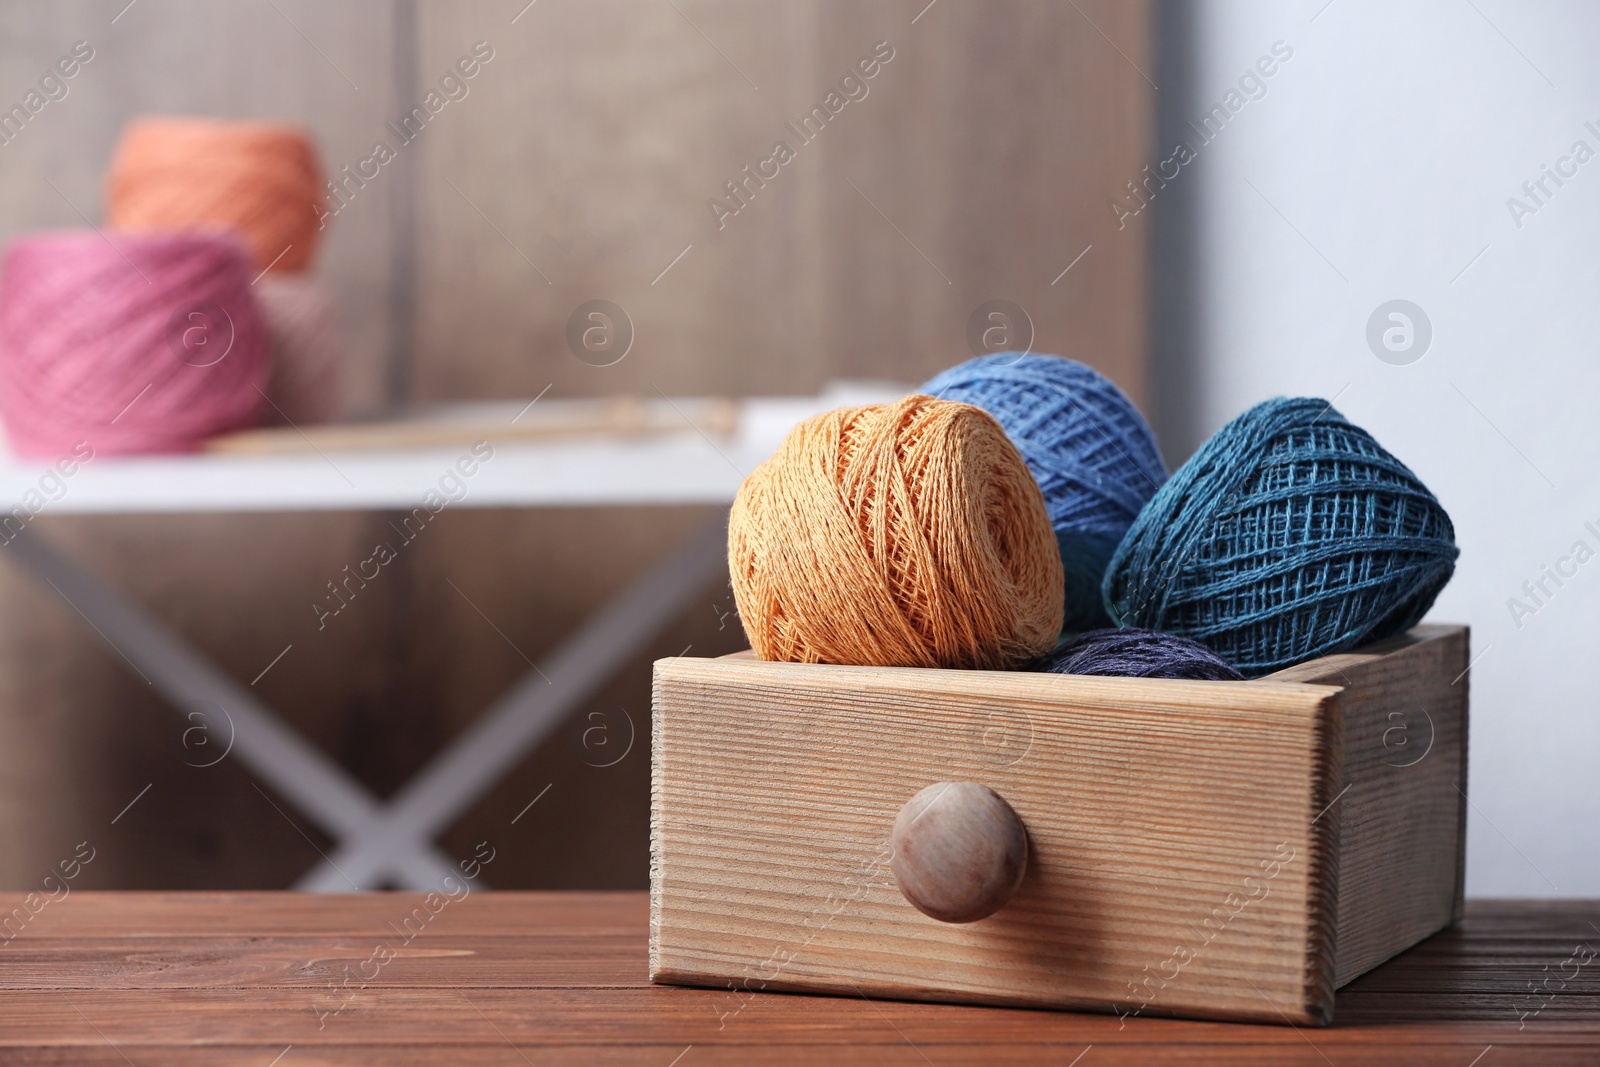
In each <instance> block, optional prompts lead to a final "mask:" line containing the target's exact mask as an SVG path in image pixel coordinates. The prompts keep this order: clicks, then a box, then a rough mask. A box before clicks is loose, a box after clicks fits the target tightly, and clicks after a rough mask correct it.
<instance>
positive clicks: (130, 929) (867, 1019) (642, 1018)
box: [0, 892, 1600, 1067]
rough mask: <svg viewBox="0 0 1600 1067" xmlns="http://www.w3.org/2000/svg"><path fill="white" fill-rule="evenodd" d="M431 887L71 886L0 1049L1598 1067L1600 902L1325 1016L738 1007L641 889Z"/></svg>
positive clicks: (1519, 906)
mask: <svg viewBox="0 0 1600 1067" xmlns="http://www.w3.org/2000/svg"><path fill="white" fill-rule="evenodd" d="M422 901H423V898H422V897H420V896H416V895H412V894H388V893H382V894H369V895H364V896H353V895H352V896H310V895H304V894H291V893H91V892H77V893H72V894H70V896H68V897H66V898H64V899H61V900H59V901H57V902H53V903H48V904H46V905H45V906H44V907H43V908H42V909H41V910H39V911H38V912H37V914H34V915H32V916H31V917H30V918H29V921H28V922H27V923H26V924H24V925H23V926H22V927H21V929H20V931H15V930H14V928H13V930H8V931H7V933H10V934H11V939H10V940H9V941H3V940H0V1062H3V1063H63V1064H65V1063H71V1064H96V1065H99V1064H107V1065H118V1067H121V1065H126V1064H139V1065H145V1064H158V1063H159V1064H200V1063H207V1064H211V1063H229V1064H233V1063H237V1064H252V1065H255V1067H303V1065H306V1064H331V1063H339V1064H364V1063H373V1064H378V1063H382V1064H411V1063H416V1064H423V1063H426V1064H443V1065H467V1067H474V1065H479V1064H524V1063H526V1064H536V1065H538V1067H546V1065H550V1064H597V1065H609V1064H648V1065H652V1067H706V1065H710V1064H750V1063H807V1064H809V1063H824V1064H827V1065H829V1067H839V1065H846V1064H872V1065H874V1067H887V1065H898V1064H906V1065H927V1064H935V1065H939V1067H945V1065H956V1064H971V1065H1009V1064H1055V1065H1073V1064H1075V1065H1078V1067H1111V1065H1116V1064H1143V1063H1162V1064H1167V1063H1180V1064H1230V1065H1252V1064H1272V1065H1274V1067H1277V1065H1298V1064H1307V1065H1312V1067H1326V1065H1328V1064H1333V1065H1337V1067H1359V1065H1366V1064H1391V1063H1404V1064H1405V1065H1406V1067H1430V1065H1433V1064H1440V1065H1449V1067H1498V1065H1501V1064H1511V1063H1516V1064H1586V1065H1592V1064H1597V1063H1600V962H1597V961H1595V960H1594V956H1595V954H1596V948H1597V947H1600V925H1597V924H1600V902H1597V901H1563V902H1529V901H1476V902H1472V903H1469V905H1468V908H1467V918H1466V921H1465V922H1464V923H1463V924H1462V925H1461V926H1460V927H1459V928H1457V929H1454V930H1450V931H1446V932H1445V933H1443V934H1440V935H1439V936H1437V937H1435V938H1433V939H1431V940H1429V941H1427V942H1425V943H1424V944H1422V945H1420V946H1418V947H1417V948H1415V949H1413V950H1412V951H1410V952H1408V953H1406V954H1405V955H1403V956H1401V957H1399V958H1398V959H1396V960H1394V961H1392V962H1390V963H1389V964H1387V965H1385V966H1384V967H1381V968H1379V969H1378V970H1376V971H1374V972H1372V973H1371V974H1368V975H1366V976H1365V977H1363V978H1360V979H1358V980H1357V981H1356V982H1354V983H1352V984H1351V985H1350V986H1349V987H1347V988H1346V989H1345V990H1344V991H1343V992H1342V993H1341V994H1340V996H1339V1002H1338V1010H1337V1018H1336V1021H1335V1023H1334V1025H1333V1026H1331V1027H1329V1028H1327V1029H1320V1030H1308V1029H1303V1028H1302V1029H1295V1028H1292V1027H1290V1026H1259V1025H1242V1024H1225V1023H1200V1022H1190V1021H1184V1020H1175V1019H1155V1018H1141V1019H1128V1020H1125V1021H1124V1020H1119V1019H1118V1018H1117V1017H1115V1016H1113V1015H1087V1014H1083V1015H1080V1014H1070V1013H1065V1012H1047V1011H1023V1010H1013V1009H994V1008H970V1007H960V1006H953V1005H936V1004H910V1003H899V1002H891V1001H868V1000H865V999H855V998H848V997H820V996H800V995H791V994H755V995H750V996H747V997H746V998H744V999H743V1000H741V999H740V998H739V997H736V996H735V995H733V994H732V993H730V992H728V991H726V990H723V991H721V992H718V991H716V990H704V989H679V988H672V987H667V986H653V985H651V984H650V983H649V982H648V981H647V980H646V978H645V961H646V954H647V949H646V940H647V927H648V909H647V902H646V897H645V895H644V894H643V893H509V892H496V893H488V892H480V893H473V894H470V895H469V896H466V897H464V898H462V899H460V900H455V901H450V900H446V899H445V898H436V899H435V901H434V904H435V908H436V909H437V910H436V913H430V912H429V911H428V910H427V909H423V911H421V912H420V913H419V914H420V916H421V918H412V919H411V922H410V925H409V928H407V927H405V926H404V924H405V920H406V919H407V917H408V916H410V915H412V909H413V908H416V907H419V906H420V905H421V904H422ZM441 901H442V903H440V902H441ZM424 920H426V921H424ZM12 922H13V927H14V924H15V919H13V920H12ZM408 933H409V940H408V937H407V934H408ZM4 936H5V934H0V938H3V937H4ZM391 953H392V958H390V954H391ZM1535 988H1537V989H1538V990H1539V991H1540V992H1539V993H1538V994H1535V993H1534V992H1533V990H1534V989H1535Z"/></svg>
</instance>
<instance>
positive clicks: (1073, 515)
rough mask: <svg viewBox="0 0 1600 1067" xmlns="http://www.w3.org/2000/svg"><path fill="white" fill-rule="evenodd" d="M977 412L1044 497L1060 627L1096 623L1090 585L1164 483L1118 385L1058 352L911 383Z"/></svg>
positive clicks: (1096, 596)
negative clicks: (1057, 558)
mask: <svg viewBox="0 0 1600 1067" xmlns="http://www.w3.org/2000/svg"><path fill="white" fill-rule="evenodd" d="M921 391H922V392H924V393H930V394H932V395H933V396H937V397H941V398H943V399H945V400H958V401H960V402H962V403H964V404H972V405H974V406H976V407H980V408H982V409H983V410H985V411H987V412H988V413H989V414H991V415H993V416H994V417H995V420H996V421H998V422H999V423H1000V425H1001V426H1002V427H1003V428H1004V429H1005V431H1006V436H1008V437H1009V438H1011V443H1012V444H1014V445H1016V446H1017V451H1019V452H1021V453H1022V458H1023V460H1024V461H1025V462H1026V463H1027V464H1028V469H1029V470H1030V471H1032V472H1033V476H1034V478H1035V480H1037V481H1038V483H1039V488H1040V490H1041V491H1042V492H1043V493H1044V503H1045V510H1046V511H1048V512H1049V514H1050V524H1051V525H1052V526H1054V527H1055V531H1056V546H1057V547H1058V548H1059V549H1060V551H1061V564H1062V569H1063V570H1064V571H1065V572H1066V588H1065V590H1064V594H1065V598H1066V617H1065V621H1064V625H1065V627H1066V628H1067V629H1068V630H1086V629H1090V628H1092V627H1094V626H1097V625H1104V624H1105V622H1106V616H1105V608H1104V605H1103V604H1102V602H1101V597H1100V582H1101V579H1102V578H1103V577H1104V575H1105V570H1106V564H1107V563H1108V562H1110V560H1111V554H1112V553H1113V552H1114V551H1116V547H1117V543H1118V542H1119V541H1121V540H1122V535H1123V534H1124V533H1126V532H1127V529H1128V526H1129V524H1130V523H1132V522H1133V520H1134V516H1136V515H1138V514H1139V509H1140V508H1142V507H1143V506H1144V504H1145V502H1146V501H1147V500H1149V499H1150V497H1151V496H1153V495H1154V494H1155V491H1156V490H1157V489H1158V488H1160V486H1161V483H1162V482H1164V481H1166V478H1167V468H1166V466H1165V465H1164V464H1163V463H1162V461H1161V453H1160V452H1159V451H1158V450H1157V448H1156V439H1155V435H1154V434H1152V433H1151V432H1150V426H1149V425H1148V424H1147V423H1146V422H1145V421H1144V416H1142V415H1140V414H1139V412H1138V409H1136V408H1135V407H1134V406H1133V402H1132V401H1130V400H1129V399H1128V398H1127V397H1126V396H1125V395H1123V392H1122V390H1121V389H1118V388H1117V387H1116V386H1115V385H1114V384H1112V382H1111V380H1110V379H1109V378H1107V377H1105V376H1104V375H1103V374H1100V373H1099V372H1098V371H1095V370H1093V369H1091V368H1089V367H1086V366H1084V365H1083V364H1082V363H1077V362H1074V361H1073V360H1070V359H1063V358H1061V357H1060V356H1042V355H1026V354H1023V353H1020V352H1001V353H998V354H997V355H993V356H981V357H979V358H978V359H972V360H968V361H967V362H965V363H963V364H961V365H960V366H956V367H951V368H950V369H949V370H947V371H945V372H944V373H942V374H940V375H938V376H937V377H935V378H934V379H932V380H931V381H929V382H928V383H927V384H926V385H924V386H923V387H922V389H921Z"/></svg>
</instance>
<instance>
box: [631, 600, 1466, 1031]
mask: <svg viewBox="0 0 1600 1067" xmlns="http://www.w3.org/2000/svg"><path fill="white" fill-rule="evenodd" d="M1467 662H1468V634H1467V630H1466V628H1465V627H1461V626H1421V627H1418V628H1417V629H1415V630H1413V631H1412V632H1411V633H1410V634H1407V635H1406V636H1404V637H1401V638H1397V639H1395V640H1392V641H1389V642H1385V643H1384V644H1382V645H1376V646H1372V647H1371V648H1368V649H1365V650H1362V651H1361V652H1358V653H1352V654H1348V655H1340V656H1331V657H1327V658H1325V659H1321V660H1317V661H1314V662H1312V663H1307V664H1302V665H1300V666H1298V667H1294V668H1291V669H1289V670H1286V671H1281V672H1279V673H1277V674H1275V675H1271V676H1269V677H1267V678H1262V679H1258V680H1254V681H1247V682H1188V681H1157V680H1145V679H1130V678H1089V677H1076V676H1062V675H1046V674H1026V673H1005V672H992V671H944V670H917V669H909V668H906V669H902V668H873V667H839V666H825V665H814V664H793V663H767V662H762V661H759V660H755V659H753V658H749V657H748V656H736V657H726V658H723V659H714V660H708V659H684V658H679V659H665V660H660V661H658V662H657V663H656V665H655V686H654V728H653V729H654V749H653V756H652V758H653V781H652V805H651V879H650V881H651V944H650V974H651V977H652V979H654V980H655V981H658V982H670V983H677V984H686V985H701V986H718V987H726V988H728V989H730V990H733V991H734V992H735V993H736V994H737V995H738V996H740V997H743V996H744V995H745V994H746V993H748V992H754V991H760V990H810V991H817V992H827V993H838V994H845V995H850V996H855V995H865V996H869V997H898V998H911V999H919V1000H921V999H925V1000H947V1001H960V1002H970V1003H986V1004H1008V1005H1031V1006H1044V1007H1059V1008H1076V1009H1085V1010H1095V1011H1115V1012H1118V1013H1120V1014H1128V1013H1136V1014H1144V1015H1152V1014H1177V1015H1188V1016H1200V1017H1205V1018H1226V1019H1254V1020H1261V1021H1266V1022H1285V1021H1288V1022H1294V1023H1312V1024H1320V1023H1326V1022H1328V1021H1329V1020H1330V1018H1331V1016H1332V1011H1333V993H1334V990H1335V989H1336V988H1337V987H1339V986H1341V985H1343V984H1344V983H1346V982H1348V981H1350V980H1351V979H1353V978H1355V977H1356V976H1358V975H1360V974H1361V973H1363V972H1365V971H1367V970H1369V969H1371V968H1372V967H1374V966H1376V965H1377V964H1379V963H1381V962H1383V961H1384V960H1386V959H1388V958H1389V957H1391V956H1393V955H1394V954H1396V953H1397V952H1400V951H1401V950H1403V949H1405V948H1407V947H1409V946H1411V945H1413V944H1415V943H1416V942H1418V941H1420V940H1422V939H1423V938H1425V937H1427V936H1429V935H1430V934H1433V933H1435V932H1437V931H1438V930H1440V929H1442V928H1443V927H1445V926H1447V925H1449V924H1450V923H1452V922H1454V921H1456V919H1458V918H1459V916H1460V909H1461V888H1462V873H1463V849H1462V843H1463V838H1464V817H1465V804H1466V800H1465V794H1464V790H1465V788H1466V781H1465V774H1466V726H1467V679H1466V677H1465V672H1466V668H1467ZM950 781H970V782H977V783H980V784H982V785H985V786H988V787H989V788H991V789H993V790H994V791H995V792H997V793H998V794H999V795H1000V796H1001V797H1003V798H1005V800H1006V801H1008V802H1009V803H1010V805H1011V807H1012V808H1013V809H1015V811H1016V813H1017V814H1018V815H1019V816H1020V818H1021V820H1022V822H1023V824H1024V825H1025V827H1026V829H1027V835H1028V847H1029V858H1028V868H1027V873H1026V875H1025V876H1024V878H1023V881H1022V884H1021V888H1020V889H1019V890H1018V891H1017V893H1016V895H1015V897H1013V898H1012V899H1011V901H1010V903H1008V904H1007V905H1006V906H1005V907H1003V908H1002V909H1001V910H1000V911H998V912H997V913H996V914H994V915H992V916H990V917H989V918H986V919H982V920H979V921H977V922H974V923H965V924H952V923H943V922H939V921H937V920H935V919H932V918H929V917H928V916H926V915H924V914H922V913H921V912H920V911H918V910H917V909H916V908H914V907H913V906H912V905H911V904H909V903H908V902H907V901H906V900H905V899H904V898H903V897H902V896H901V894H900V891H899V889H898V887H897V885H896V882H895V879H894V877H893V876H892V874H891V873H890V869H889V859H890V854H891V853H890V847H889V834H890V828H891V826H892V825H893V823H894V820H895V816H896V814H897V813H898V812H899V811H900V808H901V806H902V805H904V804H905V803H906V801H907V800H909V799H910V798H911V797H912V795H913V794H915V793H917V792H918V791H919V790H921V789H922V788H924V787H925V786H928V785H930V784H932V783H936V782H950ZM730 1005H732V1002H730Z"/></svg>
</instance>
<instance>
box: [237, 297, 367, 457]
mask: <svg viewBox="0 0 1600 1067" xmlns="http://www.w3.org/2000/svg"><path fill="white" fill-rule="evenodd" d="M255 290H256V302H257V303H259V304H260V305H261V317H262V319H263V320H265V322H266V325H267V337H268V339H269V340H270V341H271V344H272V377H271V379H270V380H269V382H268V384H267V397H268V399H269V400H270V401H271V403H270V404H268V405H267V406H266V407H265V408H264V409H263V410H262V412H261V418H262V421H263V422H264V423H266V424H268V425H283V424H293V425H296V426H306V425H310V424H313V423H318V422H334V421H336V420H337V419H338V418H339V416H340V415H342V414H343V413H344V404H343V397H342V396H341V395H340V384H341V375H340V373H339V372H340V367H339V364H340V363H341V361H342V360H343V359H344V352H345V338H344V332H343V331H342V330H341V329H340V328H339V316H338V314H337V312H336V310H335V308H334V303H333V298H332V296H330V295H329V293H328V290H327V289H326V288H325V287H324V286H323V285H322V283H321V282H319V281H317V279H315V278H312V277H310V276H309V275H305V274H288V273H278V274H267V275H265V276H263V277H262V278H261V279H260V280H259V281H257V282H256V284H255Z"/></svg>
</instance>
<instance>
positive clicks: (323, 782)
mask: <svg viewBox="0 0 1600 1067" xmlns="http://www.w3.org/2000/svg"><path fill="white" fill-rule="evenodd" d="M5 547H6V550H8V551H9V552H10V554H11V556H12V558H13V559H15V560H17V562H19V563H21V564H22V565H23V566H24V567H25V568H27V570H28V571H29V572H31V573H32V574H33V575H34V576H35V577H36V578H38V579H39V580H40V581H42V582H44V583H46V584H47V585H49V586H50V587H51V588H52V589H54V590H55V591H56V593H58V594H59V595H60V596H61V597H62V599H64V600H65V601H66V602H67V603H68V604H69V605H70V606H71V607H72V608H73V609H74V610H76V611H77V613H78V614H79V615H81V616H82V617H83V619H84V620H85V621H86V622H88V624H89V625H90V626H91V627H92V628H93V629H94V631H95V633H97V634H99V635H100V638H101V640H103V641H105V643H106V644H107V645H109V646H110V647H111V650H112V651H113V652H115V653H116V654H117V655H118V656H119V657H121V658H122V659H123V660H124V661H126V662H127V663H128V664H129V665H130V666H132V667H133V668H134V670H135V671H137V672H138V673H139V674H140V675H141V676H142V677H143V678H144V679H145V680H146V681H147V682H149V683H150V684H151V685H152V686H154V687H155V688H156V689H157V690H159V691H160V692H161V693H162V695H164V696H165V697H166V698H167V700H168V701H169V702H170V703H171V704H172V705H173V707H174V708H175V709H176V710H177V711H178V713H179V714H180V715H183V714H186V713H187V712H188V711H190V710H192V709H193V708H194V706H195V705H198V704H214V705H216V706H217V707H220V708H222V709H223V710H224V711H225V712H226V713H227V717H228V719H229V721H230V722H231V723H232V726H233V747H232V750H231V753H230V754H231V755H233V756H235V757H237V758H238V760H239V762H240V763H242V764H244V765H245V766H246V767H248V768H249V769H250V770H251V771H253V772H254V773H255V774H257V775H259V776H260V777H261V779H262V780H263V781H265V782H267V783H268V784H269V785H271V786H272V788H273V789H275V790H276V791H277V792H278V793H279V794H281V795H282V796H284V797H285V798H287V799H289V800H290V801H292V802H293V803H294V805H295V806H296V807H297V808H299V809H300V810H301V811H303V812H304V813H305V814H306V815H308V816H310V817H311V818H312V819H313V820H315V821H316V823H317V824H318V825H319V826H321V827H322V828H323V829H324V830H325V831H327V832H328V833H329V834H331V835H333V836H334V837H336V838H339V839H349V838H351V837H359V836H362V835H364V834H366V833H367V832H368V827H370V826H372V825H373V824H374V823H376V822H378V821H379V820H380V819H381V818H382V816H383V811H382V809H381V808H380V806H379V804H378V801H377V800H376V798H374V797H373V796H372V795H371V794H370V793H368V792H367V790H366V789H365V787H363V786H362V785H361V783H360V782H357V781H356V780H355V779H354V778H352V777H351V776H350V775H349V774H348V773H347V772H346V771H345V770H344V768H342V767H340V766H339V765H338V764H337V763H335V762H334V761H333V760H331V759H329V758H328V757H327V756H326V755H324V754H323V753H322V751H321V750H320V749H318V748H317V747H316V746H315V745H313V744H311V743H310V742H309V741H307V740H306V739H305V738H304V737H302V736H301V735H300V734H299V733H297V732H296V731H295V730H294V729H293V728H291V727H289V726H287V725H285V724H284V723H283V722H282V720H280V719H279V718H278V717H277V715H276V714H275V713H274V712H273V711H272V710H271V709H270V708H268V707H267V706H266V705H265V704H263V703H262V702H261V701H259V700H257V699H256V698H255V696H254V695H253V694H251V692H250V691H249V689H248V688H246V687H245V686H243V685H240V684H239V683H238V682H237V681H235V680H234V679H233V678H231V677H229V676H228V675H227V674H225V673H224V672H222V671H220V670H218V669H217V668H216V667H215V666H213V665H212V664H211V663H209V662H208V661H207V660H206V659H205V658H204V657H203V656H201V655H200V654H199V653H198V652H196V651H194V649H193V648H191V647H190V646H189V645H188V644H187V643H186V642H184V640H183V639H182V638H180V637H178V635H176V634H174V633H173V632H172V631H171V630H169V629H167V627H166V626H165V625H163V624H162V623H161V621H160V620H159V619H157V618H156V617H155V616H153V615H151V614H150V613H149V612H147V611H145V610H144V609H143V608H142V607H140V606H139V605H138V604H136V603H135V602H133V601H132V600H129V599H128V598H127V597H124V596H123V595H122V594H121V593H119V592H117V591H116V590H114V589H112V588H111V587H109V586H107V585H106V584H105V583H104V582H102V581H101V580H100V579H99V578H98V577H96V576H95V575H93V574H91V573H90V572H89V571H88V570H86V569H84V568H82V567H80V566H78V565H77V564H75V563H73V562H71V561H70V560H68V559H67V558H66V557H65V556H62V555H60V554H59V553H57V552H55V551H54V550H53V549H51V548H50V546H49V545H48V544H47V543H46V541H45V539H44V538H43V537H41V536H40V534H39V532H38V531H37V530H27V531H25V532H24V533H23V535H22V536H20V537H17V538H15V539H14V540H12V541H10V542H8V543H7V544H6V546H5ZM395 847H396V849H398V850H403V851H405V852H406V853H407V854H406V855H405V856H404V864H403V866H404V867H405V868H406V869H407V871H408V874H409V876H410V877H408V879H407V882H408V885H410V886H411V887H413V888H422V887H423V886H422V884H421V883H422V882H424V881H425V882H426V883H427V884H426V888H434V887H435V886H437V885H438V883H439V879H440V878H441V877H443V876H444V875H446V874H454V873H455V871H456V864H455V863H454V862H453V861H452V860H450V859H449V858H448V857H446V856H444V855H443V854H442V853H440V852H439V851H438V850H437V849H436V848H433V847H432V846H431V845H428V844H427V839H417V838H413V839H411V840H409V841H405V842H397V843H396V845H395ZM424 875H426V877H424ZM335 878H336V879H337V884H335V885H334V886H332V888H333V889H335V890H342V891H348V890H350V889H353V888H362V889H366V888H373V887H374V886H376V885H378V884H380V882H381V878H380V879H372V878H364V879H363V878H356V877H355V876H354V873H353V872H352V874H351V878H350V880H348V881H347V880H346V879H345V878H344V877H343V876H340V875H337V874H335ZM352 882H353V883H354V885H352Z"/></svg>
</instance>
